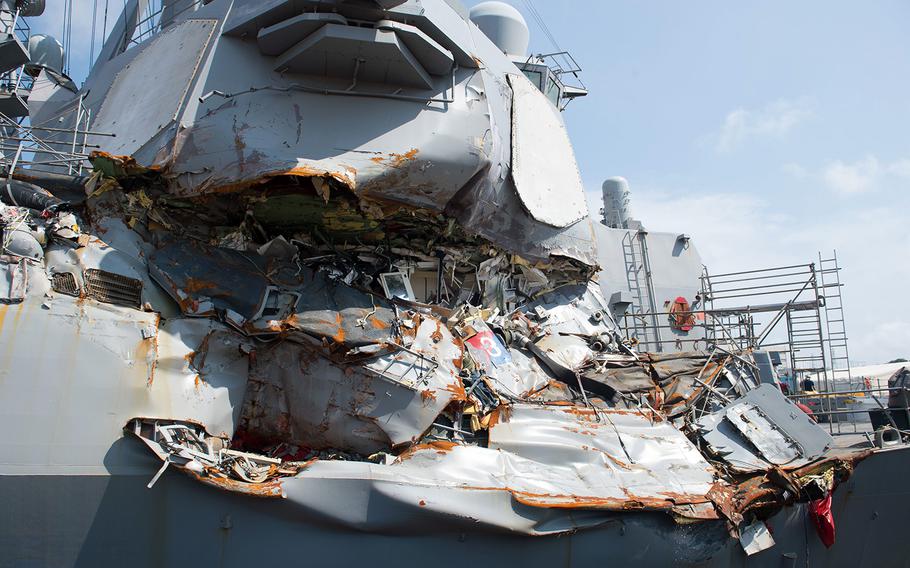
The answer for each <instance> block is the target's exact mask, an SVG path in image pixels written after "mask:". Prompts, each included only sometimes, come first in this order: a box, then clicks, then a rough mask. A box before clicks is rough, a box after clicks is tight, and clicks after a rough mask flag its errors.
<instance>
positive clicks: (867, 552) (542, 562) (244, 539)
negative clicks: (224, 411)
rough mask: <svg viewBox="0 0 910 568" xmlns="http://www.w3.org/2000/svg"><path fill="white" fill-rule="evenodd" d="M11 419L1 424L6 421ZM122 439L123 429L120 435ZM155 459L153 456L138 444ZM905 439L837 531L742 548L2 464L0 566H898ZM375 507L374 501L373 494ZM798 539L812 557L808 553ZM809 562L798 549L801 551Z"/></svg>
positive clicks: (721, 533) (908, 461) (690, 531)
mask: <svg viewBox="0 0 910 568" xmlns="http://www.w3.org/2000/svg"><path fill="white" fill-rule="evenodd" d="M7 426H8V425H7ZM124 445H131V444H129V442H128V441H127V440H121V441H119V442H117V443H116V444H115V446H114V448H112V452H115V451H117V448H118V447H119V446H124ZM134 457H135V460H136V462H135V463H136V466H137V469H141V470H144V471H146V472H147V471H152V470H154V468H155V467H156V465H155V462H154V460H153V459H151V458H150V457H146V456H144V455H143V454H139V453H138V452H137V455H136V456H134ZM907 475H910V448H899V449H896V450H886V451H880V452H878V453H876V454H874V455H873V456H871V457H869V458H867V459H866V460H865V461H863V462H862V463H861V464H860V467H858V468H857V470H856V473H855V475H854V477H853V478H852V479H851V480H849V481H848V482H847V483H846V484H845V485H844V486H843V487H841V488H840V489H839V490H838V491H837V492H835V496H834V508H833V509H834V518H835V521H836V523H837V534H838V539H839V540H838V542H837V544H836V545H835V546H834V547H833V548H831V549H825V548H824V546H823V545H822V544H821V542H820V541H819V539H818V537H817V536H816V535H815V530H814V528H813V527H812V526H811V523H810V522H809V521H808V519H807V517H806V510H805V506H803V505H799V506H795V507H793V508H787V509H785V510H783V511H782V512H781V513H779V514H778V515H776V516H775V517H773V518H772V519H771V521H770V525H771V527H772V528H773V531H774V539H775V540H776V541H777V545H776V546H775V547H773V548H771V549H769V550H766V551H763V552H760V553H758V554H757V555H755V556H752V557H748V558H747V557H746V556H745V554H744V553H743V551H742V549H741V548H740V546H739V544H738V543H737V542H736V541H735V540H732V539H729V538H728V537H727V534H726V529H725V527H724V523H723V522H720V521H717V522H712V523H697V524H692V525H678V524H676V523H674V522H673V521H672V520H671V519H670V518H669V517H667V516H666V515H663V514H659V513H622V514H618V515H617V516H616V520H615V521H612V522H608V523H606V524H605V525H604V526H602V527H600V528H594V529H590V530H585V531H580V532H578V533H575V534H568V535H562V536H550V537H533V538H529V537H525V536H512V535H508V534H503V533H490V532H478V531H475V530H472V529H471V528H470V527H469V526H465V528H464V529H463V530H461V531H452V532H448V533H442V534H428V535H421V536H414V535H401V534H398V535H379V534H369V533H361V532H355V531H350V530H347V529H344V528H339V527H337V526H332V525H330V524H327V523H326V522H324V521H322V520H320V519H314V518H305V517H304V516H302V515H298V512H297V511H294V510H293V508H288V507H285V506H284V505H286V504H285V503H280V502H275V501H273V500H264V499H257V498H255V497H241V496H237V495H232V494H228V493H226V492H223V491H219V490H217V489H213V488H200V487H199V486H198V483H196V482H194V481H193V480H191V479H189V478H188V477H187V476H185V475H183V474H180V473H178V472H175V471H172V472H169V473H167V474H165V476H164V477H163V478H162V479H161V480H160V481H159V482H158V484H156V485H155V487H154V488H153V489H152V490H148V489H146V488H145V485H146V483H147V482H148V475H146V474H136V475H126V474H121V475H110V476H99V475H87V476H82V475H76V474H72V475H36V476H10V475H4V476H2V477H0V500H2V502H3V503H4V504H5V509H6V511H5V513H4V515H3V517H2V521H0V550H3V556H2V558H0V565H2V566H17V567H31V566H58V567H68V566H79V567H100V566H121V565H123V564H124V563H129V565H130V566H135V567H137V568H145V567H149V568H151V567H157V566H178V565H200V566H219V567H234V566H236V567H243V566H250V565H268V564H272V563H280V564H281V565H284V566H326V567H329V566H375V567H377V568H378V567H381V566H430V565H431V566H437V567H440V568H447V567H449V566H452V567H460V566H464V563H465V559H466V558H475V559H476V558H482V559H484V563H488V564H501V565H508V566H528V567H531V566H541V567H548V568H551V567H557V566H559V567H583V566H612V565H615V566H626V565H636V566H668V565H675V566H692V565H697V566H750V567H752V566H768V567H772V566H773V567H777V566H806V565H809V566H813V567H821V566H844V567H848V566H907V565H908V562H910V559H908V558H907V557H906V556H904V555H903V553H902V548H901V547H900V546H895V538H898V535H899V532H900V531H899V527H902V526H903V525H904V524H905V523H906V515H907V512H906V506H905V504H906V502H907V499H908V498H910V489H907V487H906V486H905V485H899V484H894V483H893V482H892V481H893V480H894V479H896V478H905V477H906V476H907ZM375 514H377V515H381V514H383V511H382V506H381V504H378V505H377V507H376V511H375ZM807 553H808V557H807ZM807 562H808V563H807Z"/></svg>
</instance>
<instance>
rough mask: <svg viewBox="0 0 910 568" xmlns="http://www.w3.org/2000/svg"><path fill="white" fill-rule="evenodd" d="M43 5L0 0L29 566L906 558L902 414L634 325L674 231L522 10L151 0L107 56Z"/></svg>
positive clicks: (10, 475) (3, 398)
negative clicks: (609, 212) (866, 432)
mask: <svg viewBox="0 0 910 568" xmlns="http://www.w3.org/2000/svg"><path fill="white" fill-rule="evenodd" d="M43 10H44V2H43V1H34V0H32V1H28V0H25V1H23V0H18V1H14V0H0V22H2V24H3V25H4V26H5V32H4V34H5V35H4V37H3V43H2V45H0V60H2V63H3V72H4V75H3V85H4V89H3V92H2V100H0V112H2V115H0V120H2V136H0V141H2V148H0V151H2V165H3V172H2V174H3V181H2V182H3V184H4V187H3V188H2V190H0V194H2V201H3V205H2V206H0V223H2V227H3V233H2V234H3V250H2V256H0V274H2V275H3V281H2V286H0V302H2V304H0V352H2V354H3V355H2V359H0V496H2V502H3V503H4V509H5V512H4V515H3V517H2V522H0V565H2V566H93V567H94V566H119V565H123V564H127V563H129V564H130V565H132V566H176V565H188V564H198V565H204V566H251V565H256V566H265V565H271V564H280V565H308V566H309V565H312V566H373V565H376V566H385V565H395V566H409V565H415V566H418V565H433V566H463V565H465V564H466V563H467V562H476V561H483V562H485V563H497V564H503V563H505V564H506V565H510V566H512V565H515V566H599V565H604V564H610V563H622V564H629V563H637V564H638V565H642V566H646V565H655V566H665V565H699V566H728V565H734V566H746V565H748V566H804V565H805V566H848V565H849V566H852V565H877V566H893V565H906V563H907V558H908V555H907V550H908V547H907V545H902V544H900V542H901V541H887V540H879V539H878V537H879V536H880V535H882V534H888V531H889V530H890V531H894V530H895V529H896V527H897V526H899V524H898V523H900V522H902V521H903V520H905V518H906V512H905V511H906V505H907V503H908V500H907V492H906V490H905V489H903V485H902V484H901V477H902V475H904V474H906V473H908V468H907V465H906V464H907V463H910V462H908V460H907V459H906V456H907V455H908V454H907V451H908V449H907V447H906V446H904V445H903V444H901V443H899V442H900V440H898V443H894V444H889V445H886V446H885V445H884V444H883V446H885V447H882V448H873V447H838V445H837V444H835V443H834V441H833V439H832V436H831V435H830V434H829V432H828V431H826V430H825V429H824V428H823V427H821V425H819V424H817V423H816V422H815V421H814V420H813V419H812V417H811V416H810V415H809V414H808V413H807V412H805V411H804V410H803V409H801V408H800V407H798V406H797V405H796V404H794V403H793V402H791V400H789V399H788V398H787V397H786V396H785V395H784V394H783V393H782V392H781V389H780V388H779V386H778V385H777V384H774V383H773V381H772V382H769V381H768V380H766V377H765V376H764V375H763V373H762V367H761V364H760V363H761V361H758V358H757V357H756V354H755V353H754V352H753V351H751V350H749V349H735V348H734V346H733V345H732V344H730V343H727V342H725V341H723V340H720V339H718V338H716V337H715V338H713V339H712V338H709V337H707V336H705V337H704V338H703V340H702V342H701V344H698V343H695V344H686V345H685V346H684V345H683V344H682V343H681V342H677V344H676V345H675V346H673V345H671V348H668V349H665V348H663V347H662V346H661V345H660V343H657V344H655V345H654V348H653V349H651V348H650V347H651V346H650V344H649V343H648V342H647V341H643V340H642V338H641V337H637V336H636V335H635V334H634V333H630V332H629V328H628V326H623V325H621V323H620V319H621V318H623V317H625V316H626V311H625V310H626V308H628V307H630V306H631V307H633V308H634V307H635V305H636V303H637V304H641V302H642V300H641V298H634V297H628V290H625V291H624V290H618V289H616V287H615V286H614V284H615V281H616V279H615V278H611V277H610V271H611V270H613V271H616V270H617V268H616V263H615V262H614V261H613V260H611V259H614V258H619V256H617V255H621V254H622V251H623V250H625V248H630V249H634V247H636V246H638V247H641V246H642V245H643V244H644V242H645V241H644V240H640V241H636V243H637V244H636V243H630V242H629V241H628V239H627V237H628V235H629V234H630V233H629V231H628V229H629V228H630V227H629V224H628V223H627V222H623V223H624V228H623V229H618V228H614V229H610V228H609V227H607V226H606V223H602V222H600V221H599V220H597V219H594V218H593V217H592V216H591V215H589V212H588V206H587V204H586V201H585V193H584V189H583V187H582V182H581V176H580V174H579V171H578V167H577V165H576V161H575V157H574V154H573V150H572V146H571V143H570V140H569V137H568V134H567V131H566V128H565V126H564V124H563V121H562V118H561V111H562V110H563V109H564V108H565V106H566V104H567V103H568V102H569V101H571V100H572V99H574V98H578V97H581V96H583V95H585V94H586V91H585V90H584V87H583V85H581V84H580V83H578V82H577V81H576V75H577V72H578V71H579V70H578V69H577V67H575V66H573V64H572V63H571V61H572V60H571V59H570V58H568V56H566V55H565V54H551V55H546V56H528V54H527V45H528V29H527V26H526V25H525V23H524V21H523V20H522V19H521V16H520V15H519V14H518V12H517V11H515V10H514V9H513V8H510V7H509V6H507V5H504V4H501V3H497V2H485V3H483V4H480V5H477V6H475V7H474V8H473V9H472V10H471V11H470V12H469V11H467V10H466V9H465V8H464V7H462V6H461V5H460V3H459V2H458V0H256V1H254V0H209V1H198V0H196V1H194V0H164V1H163V3H162V4H161V5H160V6H155V5H154V3H152V2H148V1H147V0H128V1H127V2H126V3H125V7H124V9H123V13H122V14H121V15H120V17H119V19H118V20H117V22H116V24H115V25H114V26H113V28H112V31H111V32H110V34H109V36H108V39H107V40H106V41H105V43H104V45H103V48H102V49H101V51H100V53H99V54H98V56H97V58H96V59H95V62H94V65H93V67H92V69H91V72H90V74H89V76H88V78H87V79H86V81H85V83H84V85H83V86H82V87H81V88H79V87H77V86H76V85H75V84H74V83H73V82H72V81H71V80H70V79H69V77H68V76H67V74H66V72H65V66H64V64H63V61H64V53H63V50H62V47H61V46H60V44H59V43H58V42H57V41H56V40H54V39H53V38H50V37H47V36H41V35H33V34H30V32H29V30H28V24H27V20H28V18H29V17H34V16H38V15H40V14H41V12H42V11H43ZM567 61H568V62H569V63H566V62H567ZM567 112H571V110H569V111H567ZM611 231H614V232H612V233H611ZM617 231H618V232H617ZM636 231H637V232H635V233H634V234H635V235H636V238H638V235H641V234H643V231H640V230H636ZM617 235H622V236H621V237H620V236H617ZM683 240H684V241H685V242H684V243H683V245H679V242H680V241H679V239H677V238H676V236H674V237H673V238H672V239H669V240H668V241H667V242H663V241H661V240H660V238H658V236H655V237H654V238H653V239H652V240H650V241H648V242H650V243H651V245H650V246H651V249H652V250H651V255H652V256H650V257H647V258H651V259H655V258H657V257H658V256H659V255H660V254H665V255H667V256H668V258H670V257H672V258H682V257H684V256H685V255H684V254H683V255H682V256H681V253H680V252H679V250H676V249H674V247H682V248H685V249H686V250H694V249H690V248H689V244H688V238H687V237H686V238H685V239H683ZM661 247H662V248H661ZM658 248H661V250H657V249H658ZM663 248H666V249H667V250H666V251H663ZM680 250H681V249H680ZM671 251H675V252H672V253H671ZM633 252H634V251H633ZM652 262H654V263H655V266H652V267H648V268H647V271H648V273H651V272H652V271H653V272H655V273H657V272H659V271H660V267H659V266H657V265H656V264H657V261H656V260H654V261H652ZM667 262H670V261H669V260H668V261H667ZM614 273H615V272H614ZM648 294H650V295H651V296H656V294H655V292H654V290H649V291H648ZM659 303H660V302H659V300H654V298H652V301H651V303H650V305H651V306H656V305H657V304H659ZM667 305H668V307H667V310H666V313H665V314H663V315H661V316H660V317H661V318H662V319H664V320H668V321H669V322H670V323H671V324H672V327H673V328H674V329H675V330H676V331H677V332H679V333H683V332H688V331H689V329H691V328H692V327H694V326H697V325H698V322H696V321H695V320H696V318H695V316H694V314H695V310H696V308H695V307H694V306H691V305H689V304H687V303H686V302H684V301H677V302H670V303H669V304H667ZM652 317H657V316H654V315H653V314H652ZM708 317H711V316H710V314H709V315H708ZM632 331H634V329H633V330H632ZM898 438H900V436H898ZM835 519H836V525H835V524H834V521H835ZM835 526H836V532H835Z"/></svg>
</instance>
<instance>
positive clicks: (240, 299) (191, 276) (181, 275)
mask: <svg viewBox="0 0 910 568" xmlns="http://www.w3.org/2000/svg"><path fill="white" fill-rule="evenodd" d="M267 268H268V267H267V266H266V263H265V262H263V259H262V257H260V256H259V255H254V254H247V253H242V252H239V251H235V250H231V249H225V248H220V247H211V246H207V245H204V244H202V243H199V242H197V241H194V240H191V239H183V240H179V241H177V240H175V241H173V242H171V243H168V244H166V245H164V246H162V247H161V248H159V249H158V250H156V251H155V252H154V253H152V254H151V255H150V257H149V274H150V275H151V276H152V278H154V279H155V281H156V282H158V283H159V284H161V286H162V287H163V288H164V289H165V290H166V291H167V292H168V293H169V294H170V295H171V296H172V297H173V298H174V300H176V302H177V303H178V304H179V305H180V308H181V310H182V311H183V312H184V313H185V314H188V315H212V314H213V312H214V310H215V309H216V308H220V309H222V310H225V309H228V310H232V311H234V312H236V313H238V314H240V315H241V316H243V317H244V318H246V319H250V318H252V317H253V316H255V315H256V314H257V313H258V312H259V310H260V308H261V306H262V302H263V300H264V299H265V294H266V290H267V288H268V286H269V280H268V278H267V277H266V274H267V272H266V270H267Z"/></svg>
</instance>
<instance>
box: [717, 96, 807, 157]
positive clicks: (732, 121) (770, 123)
mask: <svg viewBox="0 0 910 568" xmlns="http://www.w3.org/2000/svg"><path fill="white" fill-rule="evenodd" d="M811 116H812V108H811V105H810V104H809V102H808V101H807V100H806V99H799V100H784V99H781V100H778V101H775V102H773V103H770V104H768V105H765V106H764V107H762V108H760V109H757V110H747V109H744V108H738V109H736V110H733V111H731V112H730V113H728V114H727V116H726V118H725V119H724V124H723V126H722V127H721V130H720V134H719V135H718V137H717V145H716V147H715V148H716V150H717V151H718V152H730V151H732V150H734V149H736V148H737V147H739V146H740V145H741V144H743V143H744V142H745V141H746V140H748V139H750V138H760V137H761V138H767V137H773V138H781V137H783V136H785V135H786V134H787V133H788V132H790V130H792V129H793V128H794V127H795V126H796V125H797V124H799V123H800V122H802V121H804V120H806V119H807V118H809V117H811Z"/></svg>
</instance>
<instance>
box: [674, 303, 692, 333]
mask: <svg viewBox="0 0 910 568" xmlns="http://www.w3.org/2000/svg"><path fill="white" fill-rule="evenodd" d="M689 310H690V308H689V302H687V301H686V299H685V298H683V297H682V296H679V297H678V298H676V299H675V300H673V303H672V304H671V305H670V326H671V327H672V328H673V329H675V330H678V331H684V332H688V331H689V330H691V329H692V328H693V327H695V316H694V315H693V314H692V312H691V311H689Z"/></svg>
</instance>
